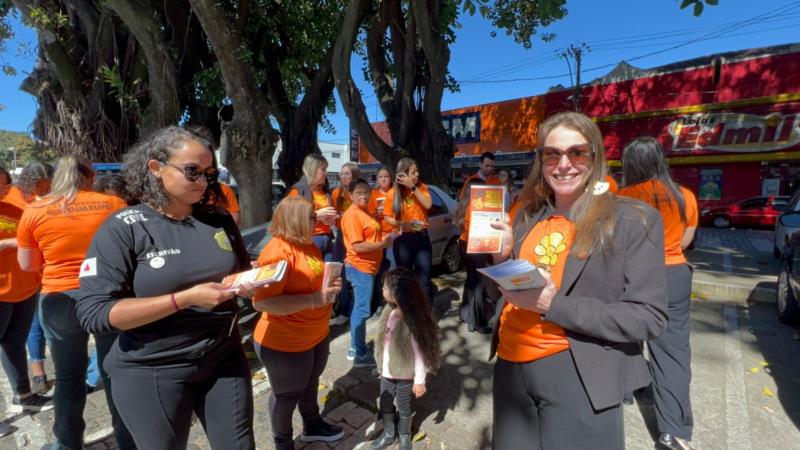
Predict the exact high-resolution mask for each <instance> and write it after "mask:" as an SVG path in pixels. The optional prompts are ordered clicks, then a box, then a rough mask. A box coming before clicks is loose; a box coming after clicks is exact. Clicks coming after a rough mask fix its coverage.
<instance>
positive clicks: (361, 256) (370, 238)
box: [342, 205, 383, 275]
mask: <svg viewBox="0 0 800 450" xmlns="http://www.w3.org/2000/svg"><path fill="white" fill-rule="evenodd" d="M342 234H343V235H344V246H345V248H346V249H347V255H346V256H345V258H344V260H345V261H346V262H347V263H349V264H350V265H351V266H353V267H355V268H356V269H358V271H359V272H363V273H368V274H372V275H375V274H377V273H378V269H379V268H380V267H381V261H382V260H383V249H378V250H375V251H372V252H369V253H358V252H357V251H356V250H355V249H354V248H353V244H358V243H361V242H366V243H370V244H376V243H378V242H381V235H382V232H381V225H380V224H379V223H378V221H377V220H375V219H373V218H372V216H370V215H369V213H368V212H367V211H364V210H363V209H361V208H359V207H358V206H356V205H351V206H350V208H348V209H347V211H345V212H344V216H342Z"/></svg>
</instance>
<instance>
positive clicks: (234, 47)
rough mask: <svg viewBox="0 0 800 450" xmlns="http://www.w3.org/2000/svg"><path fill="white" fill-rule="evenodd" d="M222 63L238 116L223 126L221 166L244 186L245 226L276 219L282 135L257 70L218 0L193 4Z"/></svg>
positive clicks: (243, 217)
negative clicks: (275, 174) (275, 171)
mask: <svg viewBox="0 0 800 450" xmlns="http://www.w3.org/2000/svg"><path fill="white" fill-rule="evenodd" d="M190 3H191V5H192V9H193V10H194V12H195V14H196V15H197V18H198V19H199V20H200V24H201V25H202V26H203V29H204V30H205V32H206V35H207V36H208V40H209V41H210V42H211V46H212V47H213V48H214V53H215V54H216V55H217V59H218V60H219V66H220V69H221V70H222V76H223V78H224V80H225V91H226V93H227V95H228V97H230V99H231V102H232V104H233V118H232V120H231V121H230V122H229V123H225V124H223V126H222V129H223V132H222V136H223V137H222V139H221V142H222V145H220V150H221V158H220V159H221V160H222V161H221V162H222V163H223V164H224V165H225V166H226V167H228V168H229V169H230V170H231V173H233V176H234V177H236V179H237V181H238V183H239V195H240V198H241V200H242V201H241V203H242V214H241V224H242V226H243V227H248V226H253V225H257V224H259V223H261V222H263V221H265V220H268V219H269V218H270V216H271V215H272V188H271V186H272V155H273V153H274V152H275V144H276V141H277V139H278V133H277V132H276V131H275V130H274V129H273V128H272V126H271V125H270V123H269V113H270V109H269V104H268V103H267V101H266V99H265V98H264V95H263V94H262V92H261V90H260V89H259V86H258V83H257V82H256V77H255V74H254V73H253V68H252V66H250V65H249V64H247V63H246V62H245V61H244V58H243V57H242V54H241V50H240V49H241V48H242V45H241V39H240V37H239V33H238V32H237V30H236V29H235V28H234V24H233V23H231V21H230V20H228V17H227V16H226V14H225V11H224V10H223V9H222V6H220V5H219V3H218V2H217V1H216V0H190Z"/></svg>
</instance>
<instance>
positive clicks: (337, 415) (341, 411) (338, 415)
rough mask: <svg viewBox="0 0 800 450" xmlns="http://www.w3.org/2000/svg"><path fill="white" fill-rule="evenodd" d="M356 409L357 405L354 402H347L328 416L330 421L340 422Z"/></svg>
mask: <svg viewBox="0 0 800 450" xmlns="http://www.w3.org/2000/svg"><path fill="white" fill-rule="evenodd" d="M355 408H356V404H355V403H353V402H347V403H344V404H342V405H341V406H339V407H338V408H336V409H334V410H333V411H331V412H329V413H328V414H327V417H328V419H330V420H332V421H334V422H339V421H341V420H342V419H344V416H345V415H346V414H347V413H349V412H350V411H352V410H353V409H355Z"/></svg>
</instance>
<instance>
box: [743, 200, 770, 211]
mask: <svg viewBox="0 0 800 450" xmlns="http://www.w3.org/2000/svg"><path fill="white" fill-rule="evenodd" d="M765 206H767V199H766V198H765V197H756V198H751V199H750V200H745V201H743V202H742V204H741V207H742V208H743V209H744V208H763V207H765Z"/></svg>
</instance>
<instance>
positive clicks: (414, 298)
mask: <svg viewBox="0 0 800 450" xmlns="http://www.w3.org/2000/svg"><path fill="white" fill-rule="evenodd" d="M383 285H384V286H386V288H387V289H389V293H390V294H391V296H392V299H393V300H394V303H395V304H396V305H397V306H396V307H397V308H400V312H401V313H403V321H404V322H405V324H406V326H407V327H408V331H410V332H411V336H413V337H414V339H415V340H416V341H417V345H419V351H420V352H421V353H422V359H423V360H424V361H425V366H426V367H427V368H428V370H429V371H430V372H431V373H436V371H437V370H439V362H440V359H441V349H440V347H439V327H438V326H437V325H436V321H435V320H434V319H433V307H432V306H431V305H432V302H431V301H429V300H428V297H427V296H426V295H425V294H424V293H423V292H422V287H420V285H419V280H418V279H417V274H416V273H414V272H413V271H411V270H410V269H407V268H405V267H398V268H395V269H392V270H390V271H388V272H386V274H385V275H384V276H383ZM387 306H390V307H391V306H392V303H389V302H387Z"/></svg>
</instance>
